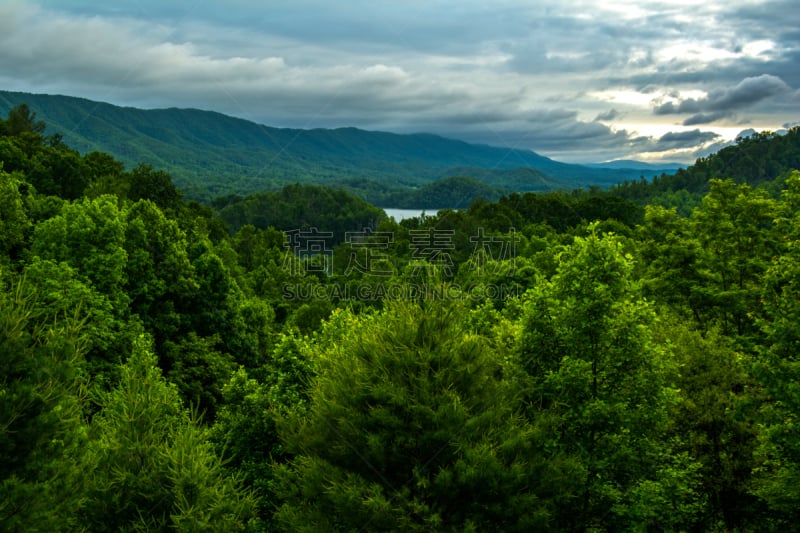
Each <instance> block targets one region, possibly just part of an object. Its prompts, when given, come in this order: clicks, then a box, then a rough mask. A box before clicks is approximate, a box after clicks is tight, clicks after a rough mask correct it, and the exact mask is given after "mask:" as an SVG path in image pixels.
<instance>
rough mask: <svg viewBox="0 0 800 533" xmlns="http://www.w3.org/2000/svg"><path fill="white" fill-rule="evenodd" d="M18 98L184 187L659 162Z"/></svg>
mask: <svg viewBox="0 0 800 533" xmlns="http://www.w3.org/2000/svg"><path fill="white" fill-rule="evenodd" d="M20 103H26V104H28V105H29V106H30V108H31V109H32V110H33V111H34V112H35V113H36V114H37V118H38V119H41V120H44V121H45V123H46V124H47V127H48V129H47V133H58V134H60V135H62V136H63V139H64V142H66V143H67V144H68V145H70V146H71V147H73V148H75V149H77V150H79V151H80V152H83V153H85V152H89V151H95V150H97V151H103V152H108V153H110V154H112V155H113V156H115V157H117V158H118V159H120V160H121V161H123V162H124V163H125V164H126V165H128V166H133V165H135V164H138V163H140V162H144V163H148V164H151V165H153V166H155V167H157V168H161V169H164V170H167V171H169V172H171V173H172V174H173V176H175V181H176V183H177V184H178V185H179V186H180V187H181V188H183V189H184V191H186V192H187V193H188V195H189V196H190V197H205V198H210V197H213V196H218V195H223V194H248V193H251V192H256V191H264V190H275V189H277V188H279V187H281V186H283V185H286V184H288V183H314V184H322V185H328V186H340V187H343V188H346V189H348V190H350V191H351V192H354V193H355V194H358V195H360V196H362V197H366V198H367V199H369V200H370V201H378V200H380V198H379V196H380V194H391V193H398V192H402V191H404V190H405V191H408V190H417V189H419V188H420V187H422V186H424V185H426V184H429V183H432V182H434V181H436V180H439V179H442V178H447V177H451V176H456V175H457V176H467V177H470V178H473V179H475V180H477V181H480V182H482V183H484V184H486V185H489V186H491V187H494V188H496V189H498V190H506V189H509V190H517V191H537V190H552V189H572V188H580V187H587V186H590V185H597V186H600V187H608V186H611V185H614V184H617V183H619V182H622V181H624V180H626V179H636V178H639V177H640V176H641V175H644V176H645V177H650V176H653V175H657V174H660V173H662V172H663V171H664V169H661V168H657V169H649V170H642V169H628V170H625V169H619V168H591V167H588V166H582V165H571V164H566V163H560V162H557V161H554V160H552V159H549V158H547V157H544V156H542V155H539V154H537V153H535V152H533V151H530V150H517V149H508V148H500V147H495V146H488V145H478V144H470V143H467V142H464V141H459V140H454V139H448V138H445V137H441V136H438V135H433V134H427V133H418V134H396V133H386V132H373V131H365V130H361V129H357V128H350V127H348V128H338V129H310V130H299V129H289V128H273V127H269V126H264V125H260V124H256V123H254V122H250V121H247V120H244V119H240V118H235V117H231V116H228V115H224V114H221V113H217V112H214V111H202V110H197V109H177V108H169V109H152V110H145V109H138V108H132V107H119V106H115V105H112V104H108V103H103V102H95V101H92V100H87V99H83V98H76V97H71V96H56V95H43V94H28V93H20V92H8V91H0V113H2V114H4V115H5V114H7V112H8V110H9V109H11V108H12V107H14V106H15V105H18V104H20ZM354 184H360V185H359V186H356V185H354ZM381 191H382V192H381ZM376 195H377V196H376Z"/></svg>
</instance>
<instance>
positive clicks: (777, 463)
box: [0, 106, 800, 532]
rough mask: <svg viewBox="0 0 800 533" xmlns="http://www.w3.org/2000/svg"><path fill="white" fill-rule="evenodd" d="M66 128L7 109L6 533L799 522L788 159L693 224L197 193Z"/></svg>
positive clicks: (724, 195)
mask: <svg viewBox="0 0 800 533" xmlns="http://www.w3.org/2000/svg"><path fill="white" fill-rule="evenodd" d="M45 132H46V127H45V125H44V124H43V123H41V122H40V121H38V120H37V118H36V117H35V116H34V115H33V114H32V113H31V111H30V109H28V108H27V107H25V106H20V107H15V108H14V109H12V111H11V112H10V114H9V115H8V118H6V119H2V120H0V286H2V291H0V383H1V384H2V390H1V391H0V459H1V460H0V491H2V492H0V530H3V531H98V532H100V531H102V532H106V531H134V530H138V531H187V532H188V531H192V532H195V531H276V532H278V531H280V532H284V531H408V530H411V531H437V532H438V531H444V532H462V531H475V532H477V531H520V532H529V531H608V532H615V531H719V532H722V531H754V532H755V531H758V532H760V531H792V530H794V529H796V523H797V512H798V509H800V482H799V481H800V435H798V433H797V428H796V420H797V417H798V415H800V392H799V390H798V387H797V382H798V379H800V362H799V361H798V354H800V351H799V350H800V246H798V243H800V172H798V171H797V170H796V169H795V168H792V167H791V166H787V161H788V162H789V163H791V162H790V161H789V160H785V159H780V158H777V157H776V159H775V160H773V159H765V160H763V161H762V162H761V164H760V167H759V168H765V169H770V171H769V172H768V173H765V174H764V175H763V176H762V175H758V176H754V183H757V182H758V181H759V180H762V179H763V178H764V177H766V179H770V178H772V177H775V178H776V180H777V181H774V180H773V184H772V185H771V186H770V187H766V188H758V187H756V186H754V184H750V183H749V181H750V180H749V178H748V176H747V175H746V174H744V173H743V174H733V173H731V174H730V175H729V174H727V173H724V172H722V171H720V173H716V172H715V171H714V172H711V173H710V174H709V175H708V178H710V179H709V180H708V182H707V191H705V192H702V193H701V194H702V197H701V201H700V202H699V203H698V205H697V207H696V208H695V209H693V210H691V211H690V212H689V213H688V214H687V215H685V216H684V215H681V214H680V213H679V212H678V210H676V209H675V208H668V207H664V205H655V204H647V203H646V202H641V203H637V202H639V200H638V199H637V198H634V197H632V196H631V195H630V194H627V193H626V194H625V195H622V194H614V193H613V192H603V191H599V190H590V191H576V192H572V193H569V192H559V193H549V194H533V193H526V194H518V193H514V194H509V195H507V196H504V197H502V198H500V199H499V200H498V201H497V202H492V201H488V200H484V201H477V202H474V203H472V205H470V206H469V208H466V209H461V210H458V211H454V210H449V209H446V210H442V211H440V212H439V213H438V214H437V215H436V216H431V217H427V216H426V217H419V218H413V219H408V220H404V221H402V222H401V223H397V222H395V221H394V220H393V219H387V218H385V217H382V216H381V215H380V211H379V210H376V209H374V208H373V207H372V206H370V205H368V204H366V203H364V202H363V201H361V200H359V199H357V198H355V197H352V196H350V195H348V194H346V193H344V192H341V191H331V190H326V189H323V188H319V187H306V186H299V185H298V186H290V187H287V188H285V189H283V190H282V191H280V192H276V193H270V194H265V195H256V196H251V197H241V198H240V197H227V198H220V199H219V200H218V201H217V202H216V203H215V204H213V206H212V207H208V206H203V205H200V204H198V203H194V202H188V201H186V200H184V198H183V195H182V192H181V191H180V190H179V189H177V188H176V187H175V186H174V184H173V182H172V178H171V176H170V175H169V174H168V173H167V172H166V171H164V170H162V169H159V168H154V167H151V166H148V165H138V166H134V167H133V168H131V169H129V170H126V168H125V166H124V165H123V164H122V163H121V162H119V161H118V160H117V159H115V158H114V157H112V156H110V155H108V154H105V153H100V152H90V153H85V154H81V153H80V152H78V151H75V150H73V149H71V148H70V147H69V146H67V145H65V144H64V143H63V142H62V139H60V138H59V137H58V136H52V135H46V134H45ZM797 139H798V136H797V130H793V131H792V132H790V135H787V136H784V137H780V138H778V137H774V136H769V135H766V136H764V138H763V139H760V140H758V141H753V142H757V143H759V144H758V146H759V147H760V149H763V151H762V152H761V154H762V155H763V157H764V158H770V157H772V155H773V154H778V153H781V152H782V151H783V150H784V148H783V146H784V144H785V143H792V142H793V143H795V144H794V145H793V147H794V149H797V145H796V143H797ZM747 142H750V141H747ZM773 143H774V144H773ZM740 144H742V143H740ZM748 146H749V145H748ZM714 157H716V156H712V157H711V158H709V161H711V160H714ZM703 164H709V163H707V162H701V163H700V166H702V165H703ZM686 172H688V173H693V172H700V170H696V169H694V168H690V169H687V171H686ZM703 172H704V171H703ZM730 177H734V178H736V180H733V179H728V178H730ZM778 185H779V186H780V187H781V188H782V191H781V192H779V193H777V194H774V193H773V189H774V188H775V187H777V186H778ZM629 187H630V186H629ZM672 192H674V193H676V194H677V193H678V190H677V189H675V190H673V191H672ZM687 194H688V193H687ZM634 200H636V201H634ZM312 206H316V209H317V210H316V211H314V210H312Z"/></svg>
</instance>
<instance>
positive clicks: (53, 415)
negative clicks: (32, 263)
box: [0, 271, 86, 531]
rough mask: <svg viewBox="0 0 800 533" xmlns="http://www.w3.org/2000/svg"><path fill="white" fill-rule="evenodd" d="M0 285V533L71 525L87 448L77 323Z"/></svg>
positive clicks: (18, 286)
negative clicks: (53, 316)
mask: <svg viewBox="0 0 800 533" xmlns="http://www.w3.org/2000/svg"><path fill="white" fill-rule="evenodd" d="M0 274H2V272H1V271H0ZM0 283H2V287H1V288H0V289H1V290H0V530H3V531H58V530H62V529H65V530H66V529H71V528H75V527H76V526H77V524H76V523H75V522H74V521H73V520H72V517H73V515H74V511H75V508H76V507H77V505H78V504H79V499H80V496H81V495H80V488H81V473H80V471H79V469H78V468H77V463H78V461H79V458H80V457H81V455H82V453H83V450H84V448H85V443H86V431H85V426H84V425H83V423H82V421H81V405H80V401H79V397H80V393H81V392H80V391H81V379H80V374H79V368H80V365H81V362H82V356H83V339H82V336H81V334H80V322H79V321H76V320H66V319H65V320H63V321H62V322H60V323H57V324H55V325H54V324H53V322H52V321H50V320H47V318H46V317H43V316H42V313H41V312H39V311H38V310H37V305H36V297H37V295H36V294H30V291H29V290H28V289H27V288H26V287H25V286H24V284H22V283H13V284H11V285H10V286H8V285H7V284H6V280H5V279H3V280H2V281H0ZM65 318H66V317H65Z"/></svg>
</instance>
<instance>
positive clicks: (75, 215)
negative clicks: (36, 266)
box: [32, 196, 129, 316]
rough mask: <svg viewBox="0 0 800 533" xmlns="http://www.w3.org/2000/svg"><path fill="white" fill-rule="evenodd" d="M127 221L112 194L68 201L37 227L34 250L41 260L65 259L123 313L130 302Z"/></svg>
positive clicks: (121, 314) (58, 260) (122, 314)
mask: <svg viewBox="0 0 800 533" xmlns="http://www.w3.org/2000/svg"><path fill="white" fill-rule="evenodd" d="M124 246H125V223H124V218H123V214H122V213H121V212H120V210H119V208H118V207H117V199H116V197H113V196H101V197H99V198H95V199H93V200H88V199H85V200H83V201H81V202H76V203H71V204H65V205H64V207H63V208H62V210H61V214H60V215H59V216H56V217H54V218H51V219H48V220H45V221H44V222H42V223H40V224H38V225H37V226H36V230H35V231H34V236H33V245H32V252H33V254H34V255H38V256H39V257H41V258H42V259H51V260H53V261H56V262H60V261H64V262H66V263H67V264H69V265H70V266H71V267H73V268H75V269H76V270H77V271H78V272H79V273H80V275H81V276H82V277H83V278H84V279H85V280H87V281H89V282H90V283H91V285H92V287H94V288H95V289H96V290H97V291H98V292H100V293H101V294H104V295H105V296H107V297H108V298H109V299H110V300H111V302H112V303H113V304H114V307H115V310H116V311H117V312H118V313H120V316H124V315H125V313H126V312H127V306H128V302H129V297H128V295H127V294H126V293H125V292H124V285H125V282H126V281H127V276H126V272H125V269H126V263H127V253H126V252H125V247H124Z"/></svg>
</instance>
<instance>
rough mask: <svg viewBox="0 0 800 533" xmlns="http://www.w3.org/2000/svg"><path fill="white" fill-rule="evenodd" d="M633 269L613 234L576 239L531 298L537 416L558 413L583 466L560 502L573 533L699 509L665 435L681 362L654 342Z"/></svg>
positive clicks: (631, 525)
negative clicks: (576, 484)
mask: <svg viewBox="0 0 800 533" xmlns="http://www.w3.org/2000/svg"><path fill="white" fill-rule="evenodd" d="M632 268H633V266H632V261H631V258H630V257H628V256H625V255H623V253H622V252H621V247H620V244H619V243H618V242H617V241H616V240H615V239H614V238H613V237H600V236H596V235H590V236H589V237H587V238H576V239H575V242H574V244H573V245H572V246H570V247H568V248H566V249H565V250H564V252H562V254H561V257H560V265H559V268H558V272H557V274H556V275H555V276H553V278H552V279H551V280H550V281H544V280H543V281H542V282H541V283H540V285H539V286H537V287H536V288H535V289H534V290H532V291H531V292H530V294H529V296H528V300H529V301H528V302H527V303H526V304H525V310H524V315H523V318H522V326H523V328H522V332H521V335H520V340H519V349H520V354H521V362H522V364H523V366H524V368H525V369H526V370H527V371H528V373H529V375H530V376H531V381H532V385H531V390H530V392H529V394H528V398H529V402H530V408H529V409H530V412H531V413H532V415H531V416H533V417H536V416H540V413H547V414H549V415H550V416H554V417H557V419H558V420H559V422H558V425H559V426H560V431H559V434H558V435H557V436H554V438H555V440H556V444H555V445H556V446H558V448H559V449H561V450H563V452H564V453H566V454H568V455H570V456H572V457H574V458H575V459H576V460H578V461H579V462H580V464H581V466H582V470H583V473H582V476H581V480H580V485H581V486H580V488H579V489H578V491H576V492H575V493H573V494H571V495H569V496H568V497H565V498H564V500H563V501H562V502H561V505H560V507H559V516H558V523H559V527H562V528H565V529H568V530H575V529H578V530H583V529H587V528H588V529H592V530H601V531H604V530H609V531H615V530H628V529H640V528H646V527H660V528H674V527H677V526H678V525H679V524H681V523H682V522H683V521H685V520H688V519H691V518H692V515H693V513H694V512H696V509H695V508H694V506H693V498H694V497H695V494H694V485H695V481H694V477H695V476H694V471H695V470H696V466H695V465H694V464H692V462H691V460H690V459H689V458H688V457H686V456H681V455H679V454H675V453H673V452H672V450H671V446H670V443H669V442H667V441H666V439H665V438H664V437H665V432H666V429H667V426H668V422H669V411H670V409H671V407H672V406H673V405H674V404H675V403H676V401H677V391H675V390H674V389H672V388H671V387H670V384H669V382H668V380H667V376H668V371H669V369H670V367H671V366H672V364H673V363H672V360H671V357H670V354H669V353H668V352H667V351H666V350H665V349H663V348H662V347H659V346H657V345H656V344H655V343H654V342H653V340H652V333H651V331H650V328H651V327H652V325H653V322H654V319H655V315H654V312H653V310H652V308H651V306H650V305H648V304H647V302H645V301H644V300H643V299H642V298H641V296H640V293H639V289H638V287H637V285H636V283H635V282H634V281H633V280H632V278H631V271H632Z"/></svg>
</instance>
